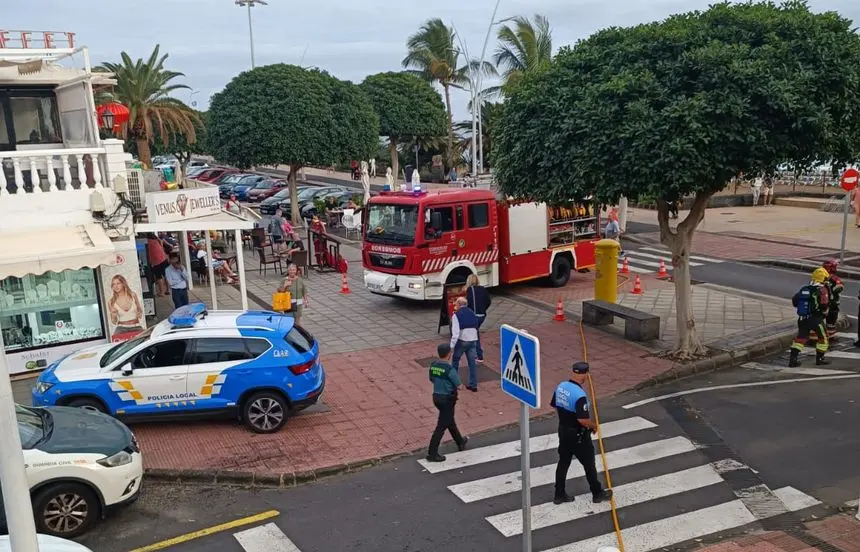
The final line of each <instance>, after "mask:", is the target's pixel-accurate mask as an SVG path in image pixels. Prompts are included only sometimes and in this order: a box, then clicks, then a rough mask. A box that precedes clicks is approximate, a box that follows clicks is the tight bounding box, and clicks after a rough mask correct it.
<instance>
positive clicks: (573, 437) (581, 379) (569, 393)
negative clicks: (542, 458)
mask: <svg viewBox="0 0 860 552" xmlns="http://www.w3.org/2000/svg"><path fill="white" fill-rule="evenodd" d="M572 371H573V373H572V374H571V377H570V380H569V381H563V382H561V383H560V384H559V385H558V387H556V389H555V393H553V395H552V401H550V405H551V406H553V407H554V408H555V409H556V411H557V412H558V466H556V469H555V498H554V499H553V502H554V503H555V504H563V503H565V502H571V501H573V497H572V496H569V495H568V494H567V492H566V490H565V483H566V481H567V470H568V468H570V463H571V461H572V460H573V457H574V456H576V459H577V460H579V463H580V464H582V467H583V469H584V470H585V478H586V479H587V480H588V487H589V488H590V489H591V496H592V498H593V500H594V502H595V503H598V502H602V501H604V500H608V499H610V498H612V491H611V490H608V489H604V488H603V487H602V486H601V484H600V480H599V479H598V478H597V468H596V467H595V465H594V444H592V442H591V434H592V433H594V432H595V431H597V424H595V423H594V421H593V420H592V419H591V414H590V408H589V405H588V395H586V394H585V390H583V388H582V384H584V383H585V382H586V380H587V379H588V363H587V362H576V363H574V365H573V368H572Z"/></svg>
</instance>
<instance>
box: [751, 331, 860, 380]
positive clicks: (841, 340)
mask: <svg viewBox="0 0 860 552" xmlns="http://www.w3.org/2000/svg"><path fill="white" fill-rule="evenodd" d="M835 337H837V338H838V341H835V342H831V343H830V350H829V351H828V352H827V358H828V359H831V361H837V362H838V361H839V360H849V361H856V360H860V350H858V349H857V348H856V347H854V340H855V339H857V334H856V333H849V332H838V333H837V334H836V336H835ZM800 357H801V359H804V360H806V361H807V362H806V364H807V365H806V366H798V367H796V368H789V367H788V366H787V363H786V362H785V361H784V360H783V359H782V358H780V359H778V360H776V361H771V362H746V363H744V364H741V368H746V369H749V370H758V371H760V372H772V373H778V374H793V375H799V376H840V375H846V374H856V373H857V365H856V363H838V365H839V367H838V368H833V367H831V368H817V367H815V365H814V364H813V363H812V362H810V361H811V360H812V358H813V357H815V349H814V348H811V347H807V348H805V349H804V350H803V351H801V352H800ZM845 368H849V369H847V370H846V369H845Z"/></svg>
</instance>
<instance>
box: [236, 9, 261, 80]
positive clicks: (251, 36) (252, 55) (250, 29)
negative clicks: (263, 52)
mask: <svg viewBox="0 0 860 552" xmlns="http://www.w3.org/2000/svg"><path fill="white" fill-rule="evenodd" d="M257 4H260V5H261V6H268V3H267V2H266V1H265V0H236V5H237V6H243V7H244V6H247V7H248V36H249V38H250V39H251V69H253V68H254V67H255V64H254V26H253V25H252V24H251V8H253V7H254V6H256V5H257Z"/></svg>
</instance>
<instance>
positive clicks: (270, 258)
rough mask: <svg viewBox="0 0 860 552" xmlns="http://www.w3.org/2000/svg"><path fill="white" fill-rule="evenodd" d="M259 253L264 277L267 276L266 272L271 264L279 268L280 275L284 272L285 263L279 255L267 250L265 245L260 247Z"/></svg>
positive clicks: (260, 270) (261, 272)
mask: <svg viewBox="0 0 860 552" xmlns="http://www.w3.org/2000/svg"><path fill="white" fill-rule="evenodd" d="M257 254H258V255H260V269H259V273H260V274H262V275H263V278H265V277H266V272H267V271H268V268H269V266H272V267H273V268H277V270H278V275H280V274H282V273H283V272H284V265H283V263H282V261H281V257H280V256H279V255H275V254H274V253H272V252H271V251H267V250H266V248H265V247H258V248H257Z"/></svg>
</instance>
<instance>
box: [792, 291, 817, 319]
mask: <svg viewBox="0 0 860 552" xmlns="http://www.w3.org/2000/svg"><path fill="white" fill-rule="evenodd" d="M813 291H814V290H813V288H812V286H809V285H807V286H803V287H802V288H800V291H798V292H797V296H796V297H797V316H810V315H812V293H813Z"/></svg>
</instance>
